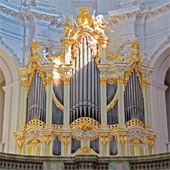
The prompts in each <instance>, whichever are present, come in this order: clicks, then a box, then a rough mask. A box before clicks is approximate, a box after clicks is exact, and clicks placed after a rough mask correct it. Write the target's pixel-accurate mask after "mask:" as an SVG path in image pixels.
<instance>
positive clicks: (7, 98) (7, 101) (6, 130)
mask: <svg viewBox="0 0 170 170" xmlns="http://www.w3.org/2000/svg"><path fill="white" fill-rule="evenodd" d="M3 90H4V91H5V106H4V121H3V134H2V142H3V143H5V145H4V152H8V151H9V132H10V130H9V129H10V116H11V107H10V106H11V86H8V85H7V86H5V87H3Z"/></svg>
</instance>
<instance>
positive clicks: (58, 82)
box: [54, 78, 64, 85]
mask: <svg viewBox="0 0 170 170" xmlns="http://www.w3.org/2000/svg"><path fill="white" fill-rule="evenodd" d="M54 84H55V85H62V84H64V79H62V78H57V79H55V80H54Z"/></svg>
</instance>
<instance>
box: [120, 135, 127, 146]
mask: <svg viewBox="0 0 170 170" xmlns="http://www.w3.org/2000/svg"><path fill="white" fill-rule="evenodd" d="M119 139H120V143H121V144H122V145H124V144H125V142H126V133H119Z"/></svg>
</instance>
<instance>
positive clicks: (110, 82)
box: [107, 78, 117, 85]
mask: <svg viewBox="0 0 170 170" xmlns="http://www.w3.org/2000/svg"><path fill="white" fill-rule="evenodd" d="M116 81H117V79H116V78H109V79H107V83H108V84H109V85H113V84H115V83H116Z"/></svg>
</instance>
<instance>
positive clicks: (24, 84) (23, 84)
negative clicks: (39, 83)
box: [21, 80, 28, 88]
mask: <svg viewBox="0 0 170 170" xmlns="http://www.w3.org/2000/svg"><path fill="white" fill-rule="evenodd" d="M27 84H28V81H27V80H24V81H22V80H21V86H22V88H25V87H27Z"/></svg>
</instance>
